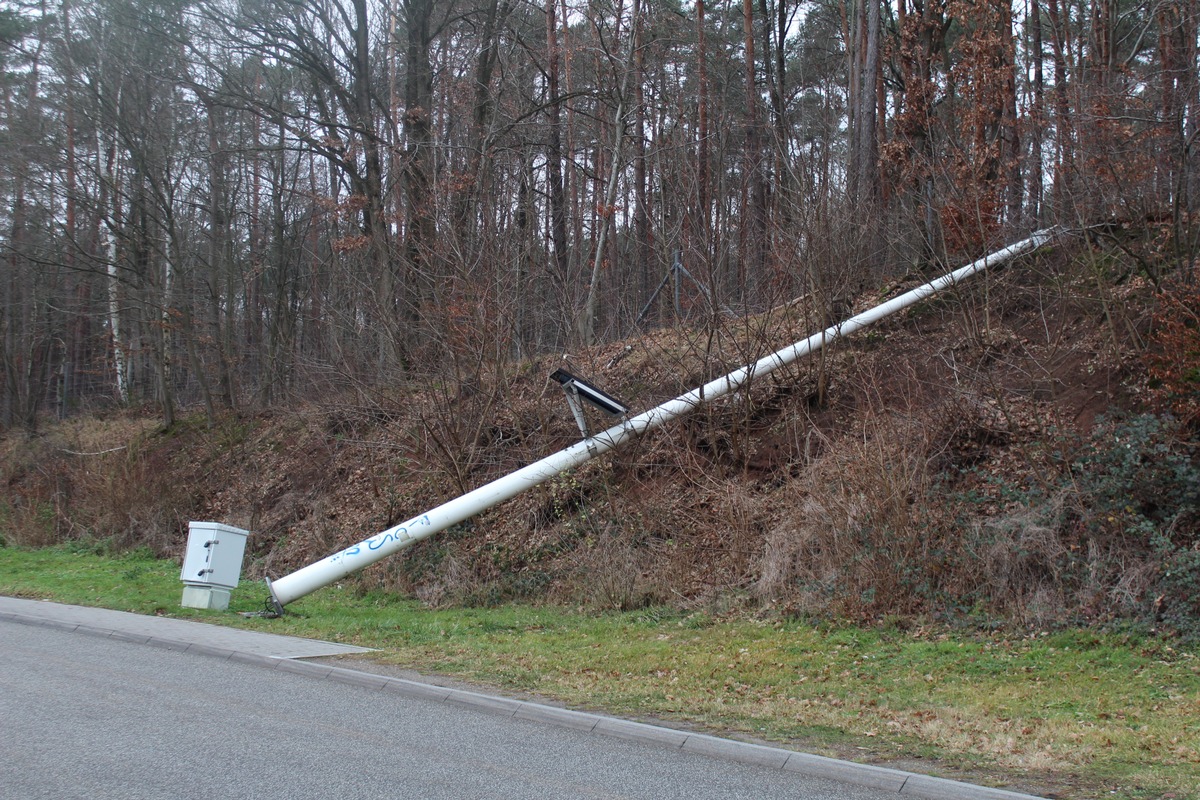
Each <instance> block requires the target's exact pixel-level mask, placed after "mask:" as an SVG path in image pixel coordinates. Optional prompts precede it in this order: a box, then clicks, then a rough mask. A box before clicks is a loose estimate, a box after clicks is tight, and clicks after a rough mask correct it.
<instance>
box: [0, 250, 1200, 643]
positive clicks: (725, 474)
mask: <svg viewBox="0 0 1200 800" xmlns="http://www.w3.org/2000/svg"><path fill="white" fill-rule="evenodd" d="M914 285H915V282H914ZM904 288H908V287H907V286H900V285H898V286H895V287H889V289H890V290H891V291H892V293H895V292H897V291H900V290H902V289H904ZM1155 297H1156V295H1155V292H1154V288H1153V287H1152V286H1151V285H1150V284H1149V283H1148V282H1147V281H1145V280H1144V279H1142V278H1141V277H1139V276H1137V275H1136V274H1133V275H1130V274H1125V275H1119V276H1117V277H1116V278H1114V277H1113V276H1112V275H1110V274H1108V273H1106V272H1105V271H1104V270H1103V269H1101V268H1099V267H1095V264H1094V262H1088V261H1086V259H1084V257H1083V256H1082V255H1081V254H1080V253H1078V252H1071V251H1067V250H1065V249H1059V250H1056V251H1052V252H1051V253H1049V254H1048V255H1045V256H1039V257H1035V258H1030V259H1026V260H1023V261H1022V262H1020V263H1019V264H1014V265H1013V266H1012V267H1010V268H1009V269H1006V270H1005V271H1003V272H1000V273H997V274H995V275H987V276H984V277H982V278H980V279H979V280H978V281H977V282H975V283H974V284H972V285H970V286H968V287H965V288H963V289H961V290H958V291H955V292H950V293H946V294H944V295H942V296H940V297H938V298H936V299H933V300H931V301H929V302H927V303H926V304H924V305H922V306H920V307H918V308H915V309H913V310H910V311H908V312H905V313H903V314H900V315H898V316H896V317H894V318H889V319H888V320H885V321H883V322H882V323H880V324H879V325H877V326H876V327H874V328H872V329H871V330H869V331H866V332H862V333H859V334H857V335H855V336H853V337H851V338H849V339H847V340H844V341H842V342H839V343H836V344H835V345H833V346H831V347H829V348H828V349H827V350H826V352H825V353H824V354H822V355H820V356H816V357H813V358H810V359H809V360H807V361H805V362H804V363H802V364H799V365H795V366H793V367H791V368H788V369H785V370H781V371H780V372H778V373H775V374H773V375H771V376H768V377H764V378H761V379H759V380H756V381H755V382H754V383H753V385H752V386H751V387H750V388H749V390H748V391H745V392H742V393H739V394H738V395H737V396H734V397H730V398H726V399H723V400H720V401H717V402H714V403H712V404H711V405H708V406H705V407H703V408H702V409H700V410H699V411H698V412H696V413H695V414H693V415H692V416H690V417H688V418H686V419H683V420H679V421H677V422H675V423H672V424H670V425H668V426H666V427H665V428H663V429H660V430H658V431H655V432H652V433H650V434H649V435H647V436H645V437H644V438H643V439H641V440H639V441H637V442H636V443H634V444H633V445H631V446H629V447H627V448H625V449H623V450H622V451H620V452H618V453H615V454H612V455H610V456H606V457H602V458H600V459H598V460H597V461H594V462H591V463H589V464H587V465H585V466H583V467H580V468H578V469H576V470H575V471H573V472H571V473H568V474H565V475H563V476H560V477H558V478H556V479H553V480H551V481H549V482H547V483H546V484H544V485H542V486H541V487H538V488H536V489H534V490H532V491H530V492H527V493H526V494H524V495H522V496H520V497H518V498H516V499H514V500H512V501H510V502H508V503H506V504H503V505H502V506H500V507H498V508H496V509H493V510H491V511H489V512H487V513H485V514H482V515H480V516H479V517H477V518H475V519H472V520H470V521H468V522H466V523H464V524H463V525H461V526H458V527H457V528H456V529H453V530H451V531H448V532H447V533H445V534H443V535H441V536H438V537H435V538H434V539H432V540H430V541H427V542H423V543H420V544H418V545H417V546H415V547H413V548H410V549H409V550H408V551H405V552H404V553H403V554H401V555H399V556H397V557H393V558H391V559H388V560H386V561H385V562H383V563H381V564H379V565H377V566H375V567H373V568H371V569H369V570H367V572H366V573H365V574H363V575H361V576H358V577H356V578H354V579H353V580H355V581H357V582H359V583H360V584H361V585H362V586H364V587H365V588H376V587H381V588H385V589H389V590H395V591H401V592H409V593H414V594H416V595H417V596H418V597H420V598H422V599H423V600H425V601H427V602H429V603H431V604H437V603H448V602H466V603H487V602H496V601H502V600H505V599H509V598H545V599H549V600H554V601H563V602H571V603H589V604H597V605H604V606H617V607H630V606H636V605H641V604H652V603H673V604H686V605H700V604H707V605H709V606H718V607H721V606H727V605H730V604H745V603H753V604H765V605H770V606H774V607H776V608H779V609H783V610H785V611H788V612H794V613H803V614H835V615H846V616H851V617H856V618H877V617H880V616H883V615H909V614H913V615H916V614H920V615H931V614H932V615H938V614H952V615H981V616H983V617H989V618H990V617H992V616H995V617H997V618H1005V619H1016V620H1020V621H1027V622H1038V623H1042V622H1049V621H1053V620H1055V619H1061V618H1064V617H1074V618H1076V619H1078V618H1092V619H1095V618H1101V617H1105V616H1111V615H1132V616H1140V617H1142V618H1146V617H1147V615H1149V616H1150V617H1153V616H1154V615H1156V614H1157V615H1159V616H1162V615H1163V614H1167V615H1170V614H1176V616H1178V615H1179V614H1184V612H1185V611H1187V609H1186V608H1184V609H1182V610H1181V607H1180V606H1179V604H1180V603H1183V604H1184V605H1186V602H1185V601H1184V600H1182V599H1178V598H1174V595H1171V592H1173V591H1174V592H1182V591H1184V588H1186V587H1175V588H1171V587H1166V588H1164V586H1163V583H1162V575H1163V572H1164V569H1165V567H1164V565H1165V564H1167V563H1168V562H1170V560H1171V559H1172V558H1182V557H1183V556H1186V553H1187V552H1189V548H1191V547H1192V546H1193V545H1194V544H1195V542H1196V541H1197V536H1196V519H1195V518H1194V516H1195V515H1194V513H1190V512H1187V513H1185V512H1180V513H1179V514H1176V516H1175V517H1173V518H1172V519H1171V520H1170V521H1168V520H1167V516H1165V512H1163V513H1160V511H1161V510H1162V509H1160V508H1159V506H1164V505H1165V504H1167V503H1169V502H1182V500H1180V499H1179V498H1176V499H1175V501H1172V500H1170V499H1169V498H1168V497H1167V495H1168V494H1170V493H1171V492H1176V493H1178V492H1177V490H1178V488H1179V487H1178V485H1177V484H1178V482H1179V481H1182V480H1186V479H1188V476H1189V475H1190V474H1191V473H1188V472H1187V470H1188V469H1191V468H1193V467H1194V462H1193V461H1192V460H1191V458H1192V456H1191V455H1189V453H1192V452H1194V450H1193V451H1189V450H1188V446H1191V445H1194V442H1192V443H1191V445H1190V444H1189V442H1187V441H1184V439H1186V438H1187V436H1186V435H1184V434H1181V433H1180V432H1179V431H1176V430H1174V429H1169V425H1168V427H1167V428H1163V427H1162V425H1160V426H1159V427H1158V428H1154V426H1153V423H1152V422H1150V421H1147V420H1153V419H1160V418H1157V417H1154V418H1151V417H1146V416H1144V415H1146V414H1148V413H1149V412H1151V411H1154V410H1157V409H1156V408H1155V407H1153V406H1152V404H1151V402H1150V401H1151V399H1152V394H1153V392H1151V391H1150V388H1149V387H1150V386H1151V383H1150V382H1149V381H1148V376H1147V371H1146V368H1145V366H1144V363H1145V362H1144V358H1143V353H1144V352H1145V351H1146V349H1147V348H1148V347H1150V346H1151V345H1152V339H1153V335H1154V326H1153V324H1152V312H1153V309H1154V307H1155V302H1156V300H1155ZM881 299H882V298H881V296H880V295H879V294H875V295H872V296H864V297H860V298H859V299H858V301H857V302H856V303H855V310H863V309H865V308H867V307H870V306H872V305H874V304H875V303H877V302H879V301H880V300H881ZM817 319H818V315H817V314H816V312H815V309H811V308H807V307H806V306H805V304H804V303H803V302H797V303H794V304H789V305H788V306H786V307H781V308H779V309H776V311H774V312H772V313H770V314H767V315H764V316H762V317H758V318H754V319H752V320H727V321H724V322H722V323H721V324H720V326H718V327H717V328H710V329H704V330H699V329H674V330H664V331H657V332H653V333H649V334H646V335H645V336H642V337H639V338H636V339H631V340H628V341H625V342H620V343H616V344H612V345H607V346H604V347H600V348H596V349H594V350H590V351H587V352H577V353H573V354H571V355H570V356H564V357H562V358H550V357H543V358H540V359H537V360H534V361H532V362H529V363H523V364H519V365H509V366H507V367H505V368H503V369H490V370H478V371H475V372H472V373H471V374H462V375H458V376H455V378H453V379H451V380H447V381H444V382H442V383H439V384H437V385H430V386H425V387H420V388H413V387H403V388H401V387H372V388H369V389H368V388H362V389H359V390H356V391H347V392H346V393H345V394H344V395H343V396H340V397H337V398H333V399H329V400H327V401H325V402H306V403H304V404H301V405H297V406H295V407H292V408H286V409H282V408H280V409H273V410H270V411H266V412H262V413H255V414H242V415H230V416H228V417H227V418H225V419H222V420H220V421H219V423H218V424H216V425H215V426H209V425H207V424H206V423H205V421H204V420H203V419H201V418H199V417H197V418H191V419H188V420H187V421H185V422H184V423H183V424H181V425H179V426H177V428H176V429H175V430H172V431H169V432H160V431H156V430H155V429H154V427H153V423H152V422H151V421H149V420H146V419H143V418H139V417H138V416H137V415H134V414H129V413H121V414H110V415H105V416H96V417H91V418H86V419H84V418H80V419H72V420H68V421H66V422H62V423H56V424H53V425H50V426H48V427H47V428H46V429H45V432H44V433H43V434H42V435H40V436H38V437H36V438H33V439H30V438H28V437H23V436H18V435H16V434H13V435H10V436H9V437H8V438H7V440H6V442H5V454H4V467H5V469H4V472H5V480H6V493H7V503H6V506H5V507H6V513H7V515H8V517H9V524H8V525H7V526H6V527H7V528H8V533H7V534H6V536H8V537H9V538H10V539H12V540H13V541H16V542H22V541H28V542H30V543H35V544H36V543H43V542H49V541H53V540H58V539H62V538H67V537H85V536H86V537H96V538H111V539H113V541H114V542H116V543H117V544H119V545H121V546H136V545H146V546H149V547H151V548H153V549H154V550H156V551H158V552H162V553H172V554H176V555H178V553H179V551H180V549H181V547H182V543H183V540H184V532H185V530H186V521H187V520H188V519H196V518H212V519H217V520H220V521H223V522H227V523H229V524H234V525H239V526H242V527H245V528H248V529H250V530H251V531H252V532H253V536H252V538H251V540H250V542H251V556H252V562H251V565H250V567H249V570H250V572H251V574H255V573H258V574H263V573H266V574H272V575H280V574H285V573H286V572H288V571H290V570H292V569H294V568H297V567H299V566H302V565H304V564H306V563H308V562H310V561H311V560H314V559H316V558H320V557H322V556H324V555H326V554H328V553H330V552H332V551H334V550H336V549H338V548H340V547H343V546H346V545H348V544H350V543H352V542H355V541H358V540H360V539H362V538H365V536H367V535H370V534H372V533H375V532H377V531H379V530H381V529H383V528H385V527H388V526H390V525H392V524H394V523H396V522H399V521H402V520H403V519H406V518H408V517H410V516H412V515H415V514H418V513H420V512H421V511H424V510H426V509H428V508H430V507H432V506H433V505H436V504H437V503H439V502H441V501H444V500H447V499H450V498H452V497H454V496H456V495H457V494H459V493H461V492H462V491H465V490H468V489H470V488H473V487H475V486H478V485H480V484H482V483H484V482H486V481H488V480H491V479H493V478H495V477H498V476H499V475H502V474H504V473H505V472H507V471H509V470H511V469H513V468H515V467H518V466H521V465H523V464H525V463H529V462H530V461H533V460H536V459H537V458H540V457H541V456H543V455H546V454H548V453H551V452H553V451H554V450H557V449H559V448H561V447H563V446H565V445H567V444H570V443H572V442H574V441H576V440H577V439H578V431H577V430H576V428H575V423H574V421H573V419H572V417H571V415H570V412H569V410H568V407H567V404H566V403H565V401H564V399H563V397H562V393H561V390H560V389H559V387H558V386H557V385H556V384H554V383H552V382H549V381H548V380H547V376H548V375H549V373H550V372H552V371H553V370H554V369H555V368H556V367H558V366H561V365H566V366H567V367H568V368H569V369H571V370H572V371H573V372H576V373H578V374H580V375H582V376H586V378H587V379H588V380H590V381H591V382H593V383H595V384H597V385H599V386H601V387H603V388H605V389H606V390H607V391H609V392H611V393H612V394H614V395H616V396H617V397H619V398H621V399H622V400H624V401H625V402H626V403H627V404H629V405H630V407H631V408H632V409H633V410H634V411H640V410H643V409H646V408H649V407H651V406H653V405H655V404H657V403H659V402H662V401H663V400H666V399H669V398H671V397H674V396H676V395H678V394H680V393H682V392H684V391H687V390H689V389H691V388H693V387H694V386H696V385H699V384H700V383H703V382H704V381H706V380H708V379H710V378H713V377H715V376H719V375H721V374H724V373H725V372H727V371H728V370H729V369H732V368H734V367H736V366H739V365H741V364H743V363H746V362H748V361H750V360H753V359H755V358H758V357H759V356H761V355H764V354H766V353H768V352H771V351H773V350H775V349H776V348H778V347H780V346H782V345H784V344H786V343H788V342H791V341H794V340H796V339H799V338H802V337H803V336H806V335H807V334H808V333H809V332H811V331H812V330H814V329H815V328H816V327H817V324H816V320H817ZM1160 421H1161V420H1160ZM592 424H593V426H594V427H595V428H599V427H601V426H603V425H606V424H608V423H607V421H606V420H603V419H593V420H592ZM1164 424H1165V423H1164ZM1122 426H1124V427H1122ZM1122 436H1124V442H1126V450H1128V448H1129V447H1130V446H1136V447H1137V448H1141V449H1144V450H1145V453H1143V454H1142V455H1146V456H1149V455H1151V454H1153V453H1154V452H1160V453H1164V454H1168V455H1170V457H1171V458H1175V459H1176V461H1172V462H1171V463H1172V464H1173V465H1174V466H1173V467H1172V469H1173V470H1174V472H1172V474H1170V475H1165V476H1160V478H1161V479H1160V480H1159V483H1160V484H1161V485H1157V486H1148V487H1141V488H1138V487H1137V486H1132V485H1125V484H1121V481H1126V482H1128V481H1135V482H1136V480H1137V476H1136V475H1135V474H1133V473H1135V472H1136V471H1137V470H1135V469H1134V468H1132V467H1130V466H1129V465H1125V466H1124V467H1122V466H1121V464H1118V463H1117V462H1116V461H1115V460H1114V459H1117V457H1118V456H1120V455H1121V454H1122V453H1125V452H1126V451H1125V450H1122V451H1120V452H1118V453H1116V454H1115V455H1114V453H1113V452H1112V450H1113V447H1112V446H1111V445H1112V444H1113V441H1114V437H1115V438H1116V439H1117V440H1120V437H1122ZM1181 436H1183V439H1181ZM1130 442H1133V444H1132V445H1131V444H1129V443H1130ZM1156 448H1158V449H1157V450H1156ZM1139 452H1140V451H1139ZM1139 457H1140V456H1139ZM1164 457H1165V456H1164ZM1089 464H1090V465H1092V467H1095V469H1098V470H1100V471H1101V473H1102V474H1101V475H1100V477H1099V478H1096V479H1095V480H1092V479H1086V478H1085V479H1081V475H1083V473H1081V470H1083V471H1084V472H1086V471H1087V470H1088V469H1089V466H1088V465H1089ZM1097 465H1098V466H1097ZM1105 465H1107V466H1105ZM1121 469H1124V472H1121ZM1104 470H1107V472H1105V471H1104ZM1118 473H1119V474H1118ZM1093 477H1095V476H1093ZM1172 481H1174V483H1172ZM1122 487H1124V488H1122ZM1105 492H1107V493H1108V494H1105ZM1120 492H1126V493H1127V494H1128V493H1137V492H1142V493H1143V494H1144V495H1145V496H1143V497H1140V498H1139V500H1138V501H1137V502H1138V504H1139V505H1138V507H1137V508H1136V509H1134V508H1132V507H1131V510H1130V511H1124V510H1118V511H1114V512H1113V514H1109V513H1108V511H1104V512H1103V513H1104V514H1105V515H1107V516H1108V518H1107V519H1097V518H1096V514H1097V513H1100V512H1097V511H1096V509H1098V508H1100V507H1101V506H1103V507H1104V508H1106V509H1107V508H1108V506H1105V505H1104V504H1105V503H1107V502H1108V500H1109V499H1111V497H1112V496H1115V495H1114V493H1120ZM1155 492H1159V493H1160V495H1161V496H1160V495H1155V494H1154V493H1155ZM1162 493H1166V494H1162ZM1185 494H1186V492H1185ZM1143 504H1145V505H1143ZM1113 508H1114V509H1115V508H1118V507H1117V506H1113ZM1176 510H1177V511H1178V509H1176ZM1139 526H1140V527H1139ZM1156 526H1157V527H1156ZM1168 527H1170V529H1169V530H1168ZM1156 532H1157V533H1156ZM1156 535H1157V536H1158V538H1159V539H1162V537H1163V536H1166V539H1167V540H1168V541H1167V543H1166V544H1165V545H1163V544H1162V542H1159V544H1158V545H1156V544H1155V541H1157V540H1155V536H1156ZM1159 545H1162V546H1159ZM1197 561H1200V559H1197ZM1189 563H1190V562H1189ZM1194 569H1195V570H1196V578H1197V581H1198V582H1200V566H1196V567H1194ZM1159 595H1161V597H1159ZM1163 598H1166V599H1163ZM1156 603H1157V605H1156ZM1188 613H1190V612H1188ZM1184 616H1186V614H1184Z"/></svg>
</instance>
